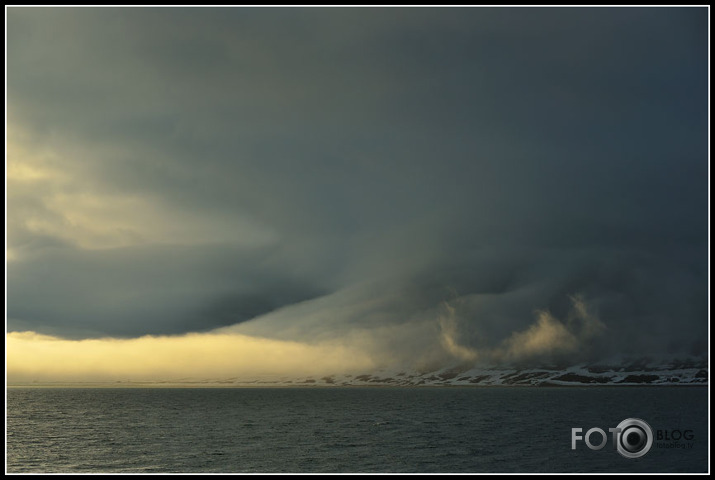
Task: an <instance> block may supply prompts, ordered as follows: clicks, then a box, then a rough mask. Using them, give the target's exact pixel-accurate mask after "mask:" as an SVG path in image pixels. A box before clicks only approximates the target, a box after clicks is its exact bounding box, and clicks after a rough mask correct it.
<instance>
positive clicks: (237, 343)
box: [6, 332, 373, 384]
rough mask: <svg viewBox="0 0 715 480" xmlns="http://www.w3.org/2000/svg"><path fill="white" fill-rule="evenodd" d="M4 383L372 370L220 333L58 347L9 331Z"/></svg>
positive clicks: (347, 358)
mask: <svg viewBox="0 0 715 480" xmlns="http://www.w3.org/2000/svg"><path fill="white" fill-rule="evenodd" d="M6 341H7V381H8V384H22V383H31V382H40V383H42V382H115V381H142V382H153V381H155V382H158V381H169V382H170V381H180V380H181V381H190V380H196V381H205V380H209V381H210V380H216V381H218V380H225V379H231V378H235V379H237V380H238V381H240V380H242V379H259V378H261V377H276V376H289V377H299V376H303V377H305V376H311V375H327V374H335V373H344V372H351V371H357V370H360V369H364V368H371V367H372V366H373V363H372V361H371V359H370V358H369V357H368V356H367V355H365V354H364V353H361V352H357V351H355V350H354V349H351V348H349V347H346V346H344V345H339V344H327V343H324V344H307V343H298V342H288V341H280V340H272V339H267V338H257V337H249V336H245V335H238V334H227V333H203V334H198V333H192V334H187V335H182V336H172V337H168V336H165V337H154V336H145V337H141V338H135V339H111V338H102V339H86V340H65V339H59V338H56V337H52V336H47V335H40V334H37V333H35V332H11V333H8V334H6Z"/></svg>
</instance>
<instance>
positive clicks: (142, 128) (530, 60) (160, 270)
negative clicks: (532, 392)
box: [7, 8, 708, 364]
mask: <svg viewBox="0 0 715 480" xmlns="http://www.w3.org/2000/svg"><path fill="white" fill-rule="evenodd" d="M707 26H708V24H707V9H699V8H688V9H677V8H662V9H660V8H649V9H637V8H631V9H586V8H581V9H494V8H469V9H290V10H288V9H285V10H282V9H242V8H230V9H218V8H213V9H181V8H176V9H160V8H157V9H140V8H136V9H134V8H120V9H74V8H61V9H53V8H40V9H37V8H34V9H29V8H28V9H25V8H11V9H9V10H8V19H7V27H8V33H7V44H8V47H7V57H8V58H7V65H8V76H7V83H8V85H7V97H8V106H7V119H8V130H7V131H8V133H7V139H8V142H7V143H8V145H7V178H8V180H7V187H8V188H7V231H8V233H7V258H8V266H7V276H8V286H7V297H8V302H7V317H8V319H7V328H8V331H10V332H20V331H28V332H37V333H38V334H44V335H52V336H54V337H57V338H64V339H74V340H80V339H89V338H105V337H109V336H111V337H116V338H125V339H129V338H137V337H142V336H144V335H158V336H166V335H169V336H176V338H183V337H182V335H188V334H192V335H193V334H195V333H196V332H204V333H206V332H214V333H211V335H214V334H215V332H216V331H219V332H223V331H224V330H222V329H228V331H231V332H234V334H236V335H239V334H240V335H253V336H258V337H260V338H271V339H275V340H276V341H286V342H302V343H309V344H312V343H314V342H316V341H321V342H322V341H326V342H342V341H347V339H349V340H350V342H353V341H355V342H357V343H356V344H355V345H356V347H355V348H357V349H358V350H359V351H361V352H364V353H365V354H366V355H369V356H371V358H373V360H374V361H375V362H377V363H389V362H390V361H392V362H396V363H399V362H408V363H410V362H411V363H412V364H431V363H440V362H453V361H472V360H475V361H476V359H484V358H489V359H493V360H496V359H500V360H503V361H517V360H519V361H522V360H523V361H536V360H534V359H536V358H554V357H569V356H570V357H571V358H581V357H583V356H599V355H607V354H612V353H619V352H634V353H644V354H645V353H658V352H664V351H667V352H681V351H682V352H688V353H693V352H695V353H703V352H705V351H706V349H707V343H706V342H707V341H706V340H704V339H705V338H707V328H708V326H707V295H708V293H707V283H708V273H707V255H708V226H707V215H708V132H707V126H708V109H707V98H708V69H707V66H708V61H707V53H708V49H707ZM217 329H218V330H217ZM206 334H208V333H206ZM172 338H174V337H172ZM127 341H129V340H127ZM528 359H532V360H528Z"/></svg>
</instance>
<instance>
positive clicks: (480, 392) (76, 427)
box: [7, 387, 709, 473]
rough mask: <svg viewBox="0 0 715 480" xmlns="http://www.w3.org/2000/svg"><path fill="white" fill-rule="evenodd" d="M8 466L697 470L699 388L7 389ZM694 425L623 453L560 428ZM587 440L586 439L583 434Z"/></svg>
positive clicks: (700, 457) (702, 426) (703, 424)
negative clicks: (677, 436) (684, 435)
mask: <svg viewBox="0 0 715 480" xmlns="http://www.w3.org/2000/svg"><path fill="white" fill-rule="evenodd" d="M7 398H8V410H7V411H8V416H7V432H8V434H7V471H8V472H9V473H17V472H36V473H39V472H65V473H70V472H79V473H98V472H122V473H151V472H296V473H301V472H445V473H450V472H705V471H707V468H708V465H707V460H708V459H707V457H708V453H707V452H708V439H709V430H708V424H707V408H708V407H707V405H708V399H707V389H706V388H699V387H679V388H678V387H676V388H673V387H670V388H668V387H665V388H659V387H645V388H639V387H635V388H614V387H610V388H600V387H590V388H343V389H335V388H313V389H306V388H285V389H270V388H266V389H173V388H165V389H162V388H155V389H152V388H146V389H111V388H105V389H61V388H10V389H9V390H8V391H7ZM631 417H636V418H641V419H644V420H646V421H647V422H648V423H649V425H650V426H651V427H652V428H653V429H654V430H657V429H667V430H669V431H670V430H674V429H679V430H681V431H682V430H685V429H690V430H692V431H693V440H692V448H688V449H669V448H657V447H656V445H655V444H654V446H653V447H652V448H651V450H650V451H649V452H648V453H647V454H646V455H645V456H643V457H641V458H637V459H626V458H624V457H622V456H621V455H620V454H618V453H617V452H616V451H615V450H614V449H613V446H612V445H611V444H610V443H609V444H608V445H607V446H606V447H605V448H604V449H603V450H599V451H592V450H589V449H588V448H586V446H585V445H584V444H583V442H582V443H581V444H580V445H579V446H578V448H577V449H576V450H572V449H571V443H570V442H571V428H574V427H580V428H583V429H584V432H585V431H586V430H588V429H589V428H592V427H599V428H602V429H604V430H606V431H607V428H609V427H615V426H616V425H618V423H619V422H621V421H622V420H624V419H626V418H631ZM596 440H600V438H599V439H595V440H594V441H596Z"/></svg>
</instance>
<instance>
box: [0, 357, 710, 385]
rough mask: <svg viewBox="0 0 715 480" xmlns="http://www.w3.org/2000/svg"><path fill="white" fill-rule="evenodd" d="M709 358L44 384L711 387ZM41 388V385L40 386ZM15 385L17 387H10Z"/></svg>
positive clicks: (456, 366) (461, 366)
mask: <svg viewBox="0 0 715 480" xmlns="http://www.w3.org/2000/svg"><path fill="white" fill-rule="evenodd" d="M707 384H708V362H707V360H704V359H692V358H688V359H682V358H680V359H679V358H671V359H668V360H662V359H661V360H658V361H654V360H652V359H647V358H641V359H638V360H631V361H628V362H618V363H608V362H601V363H594V364H580V365H574V366H568V367H563V366H556V365H551V366H543V367H539V368H523V367H518V366H511V367H475V366H465V365H454V366H449V367H443V368H439V369H435V370H432V371H415V370H410V369H378V370H375V371H371V372H364V373H357V374H356V373H352V374H333V375H325V376H307V377H273V378H267V377H260V378H239V377H232V378H204V379H198V378H181V379H167V380H162V381H132V380H126V381H116V382H77V383H66V382H62V383H59V382H58V383H43V384H42V385H45V386H87V387H88V386H104V387H133V386H147V387H150V386H166V387H171V386H186V387H192V386H196V387H201V386H204V387H209V386H215V387H232V386H233V387H252V386H253V387H256V386H262V387H291V386H292V387H308V386H315V387H352V386H359V387H365V386H382V387H390V386H393V387H422V386H476V387H482V386H483V387H487V386H537V387H547V386H599V385H600V386H606V385H613V386H632V385H673V386H678V385H707ZM35 385H38V386H41V385H39V384H35ZM10 386H14V385H10Z"/></svg>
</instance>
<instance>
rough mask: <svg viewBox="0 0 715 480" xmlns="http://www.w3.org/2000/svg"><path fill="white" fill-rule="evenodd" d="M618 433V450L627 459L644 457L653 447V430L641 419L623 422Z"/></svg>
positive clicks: (628, 419)
mask: <svg viewBox="0 0 715 480" xmlns="http://www.w3.org/2000/svg"><path fill="white" fill-rule="evenodd" d="M616 431H617V432H618V433H617V436H616V449H617V450H618V453H620V454H621V455H623V456H624V457H626V458H638V457H642V456H643V455H645V454H646V453H648V450H650V447H652V446H653V430H651V428H650V425H648V424H647V423H646V422H644V421H643V420H641V419H640V418H627V419H625V420H623V421H622V422H621V423H619V424H618V427H617V429H616Z"/></svg>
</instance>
